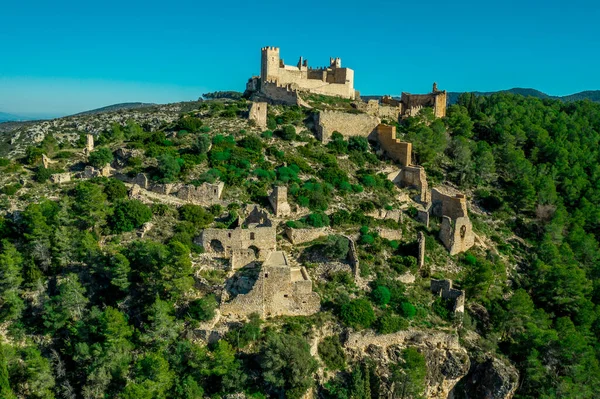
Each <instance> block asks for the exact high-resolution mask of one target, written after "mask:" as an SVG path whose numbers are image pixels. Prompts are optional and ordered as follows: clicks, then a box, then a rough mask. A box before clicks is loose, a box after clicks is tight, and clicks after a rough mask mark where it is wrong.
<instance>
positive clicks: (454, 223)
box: [440, 216, 475, 255]
mask: <svg viewBox="0 0 600 399" xmlns="http://www.w3.org/2000/svg"><path fill="white" fill-rule="evenodd" d="M440 240H441V241H442V243H443V244H444V246H445V247H446V248H447V249H448V252H449V253H450V255H456V254H459V253H461V252H465V251H466V250H468V249H469V248H471V247H472V246H473V245H475V235H474V234H473V225H472V223H471V221H470V220H469V218H468V217H459V218H456V219H451V218H450V217H448V216H443V217H442V225H441V226H440Z"/></svg>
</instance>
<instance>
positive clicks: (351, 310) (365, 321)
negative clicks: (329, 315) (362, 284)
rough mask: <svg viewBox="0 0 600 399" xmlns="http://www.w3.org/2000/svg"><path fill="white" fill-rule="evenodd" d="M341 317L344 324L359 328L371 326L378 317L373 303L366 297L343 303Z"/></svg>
mask: <svg viewBox="0 0 600 399" xmlns="http://www.w3.org/2000/svg"><path fill="white" fill-rule="evenodd" d="M340 317H341V319H342V321H343V322H344V324H346V325H347V326H350V327H353V328H355V329H357V330H360V329H364V328H369V327H370V326H371V324H373V322H375V319H376V317H375V312H374V311H373V307H372V306H371V303H369V301H368V300H366V299H364V298H360V299H354V300H352V301H350V302H348V303H345V304H343V305H342V308H341V309H340Z"/></svg>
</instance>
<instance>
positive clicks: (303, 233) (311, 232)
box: [285, 227, 329, 244]
mask: <svg viewBox="0 0 600 399" xmlns="http://www.w3.org/2000/svg"><path fill="white" fill-rule="evenodd" d="M285 235H286V236H287V238H288V239H289V240H290V242H291V243H292V244H302V243H305V242H310V241H314V240H316V239H317V238H320V237H326V236H328V235H329V229H328V228H327V227H319V228H310V229H293V228H291V227H286V228H285Z"/></svg>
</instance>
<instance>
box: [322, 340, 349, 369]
mask: <svg viewBox="0 0 600 399" xmlns="http://www.w3.org/2000/svg"><path fill="white" fill-rule="evenodd" d="M318 351H319V356H320V357H321V359H322V360H323V362H324V363H325V365H326V366H327V367H328V368H329V369H331V370H342V369H344V368H345V367H346V356H345V354H344V350H343V348H342V345H341V343H340V339H339V337H338V336H337V335H333V336H330V337H326V338H325V339H323V340H322V341H321V342H319V346H318Z"/></svg>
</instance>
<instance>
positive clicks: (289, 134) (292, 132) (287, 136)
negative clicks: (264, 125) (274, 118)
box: [269, 125, 296, 141]
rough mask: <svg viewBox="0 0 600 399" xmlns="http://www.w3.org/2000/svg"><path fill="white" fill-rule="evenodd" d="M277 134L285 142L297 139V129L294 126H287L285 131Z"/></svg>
mask: <svg viewBox="0 0 600 399" xmlns="http://www.w3.org/2000/svg"><path fill="white" fill-rule="evenodd" d="M269 128H270V127H269ZM277 134H278V135H279V137H281V138H282V139H284V140H288V141H289V140H293V139H295V138H296V128H295V127H294V126H292V125H285V126H284V127H283V129H281V130H278V131H277Z"/></svg>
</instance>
